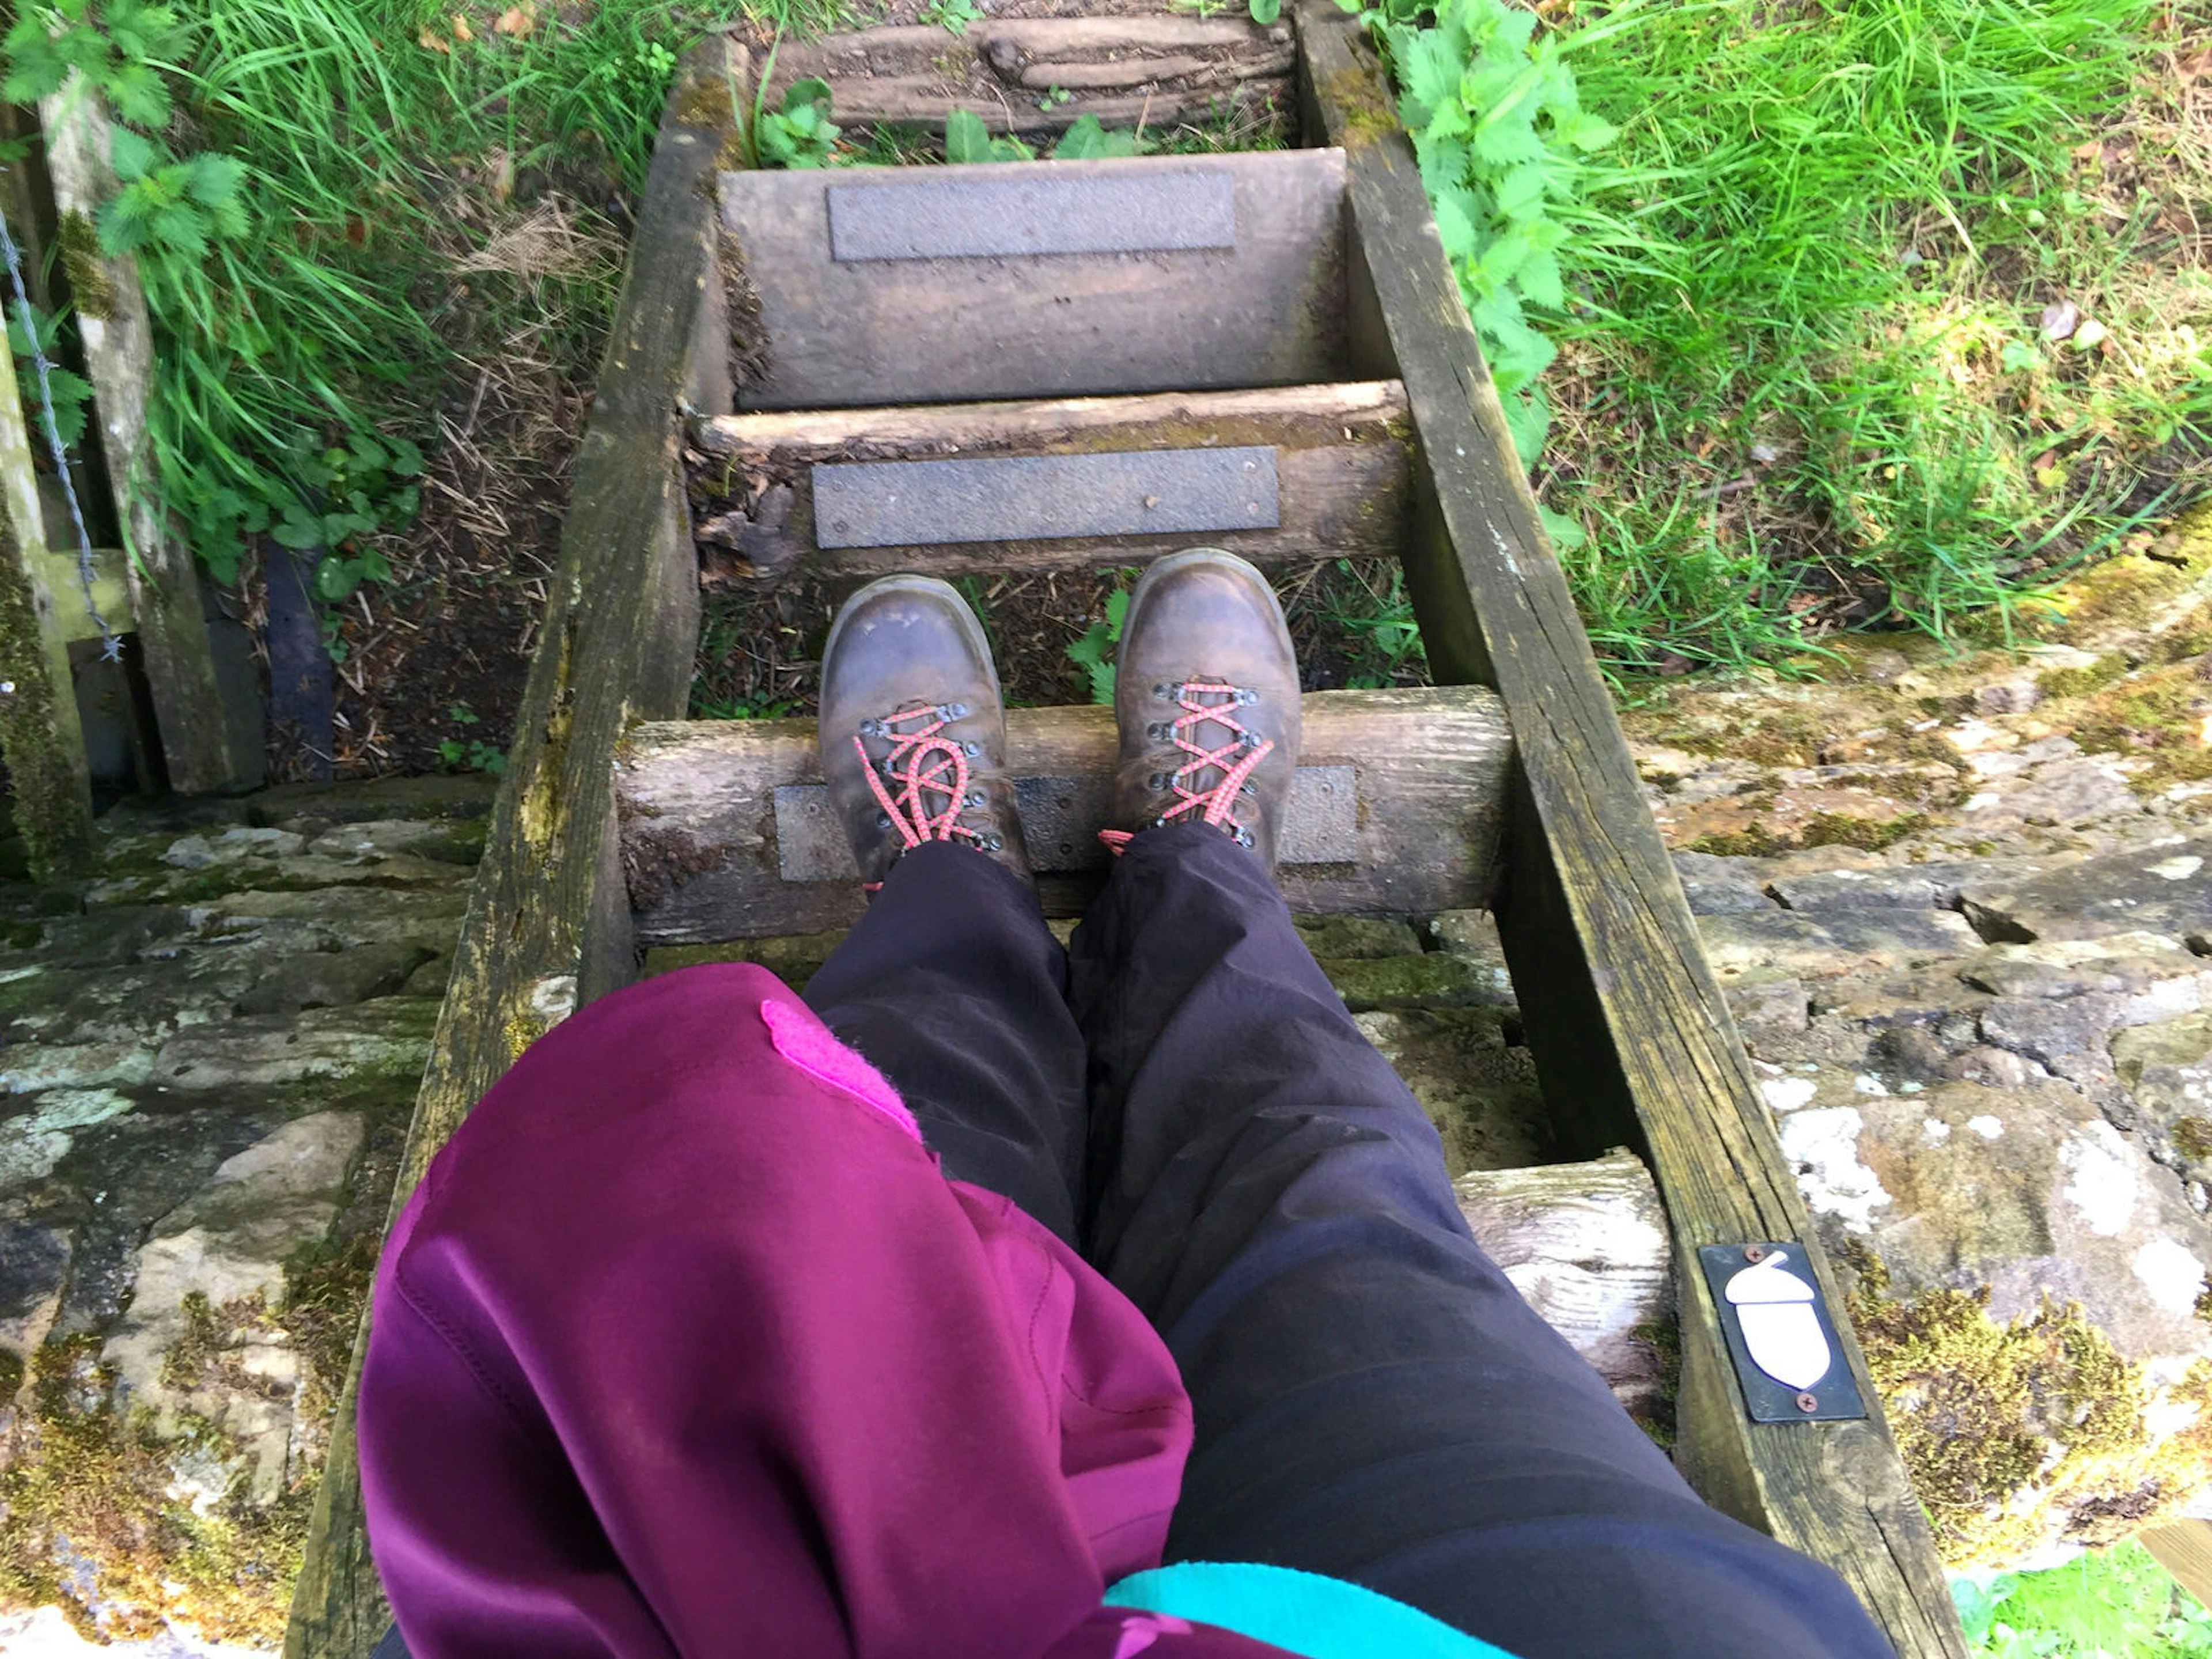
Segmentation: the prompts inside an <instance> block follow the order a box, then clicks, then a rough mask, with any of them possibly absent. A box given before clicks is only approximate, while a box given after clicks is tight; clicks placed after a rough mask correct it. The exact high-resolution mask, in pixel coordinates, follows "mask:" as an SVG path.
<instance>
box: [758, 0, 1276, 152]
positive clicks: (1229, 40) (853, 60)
mask: <svg viewBox="0 0 2212 1659" xmlns="http://www.w3.org/2000/svg"><path fill="white" fill-rule="evenodd" d="M1295 56H1296V48H1295V47H1294V46H1293V44H1292V42H1291V33H1290V30H1289V28H1288V27H1287V26H1285V25H1283V24H1277V25H1275V26H1274V27H1271V28H1267V29H1255V28H1254V27H1250V26H1249V24H1247V23H1246V22H1245V21H1243V19H1242V18H1200V17H1023V18H989V19H980V20H978V21H975V22H973V23H971V24H969V26H968V28H967V30H966V31H965V33H963V34H961V35H959V36H957V37H954V36H951V35H948V34H947V33H945V31H944V30H943V29H941V28H939V27H936V26H935V25H934V24H919V25H910V26H907V27H891V28H876V29H863V30H861V31H860V32H859V33H853V34H841V35H836V36H834V37H832V38H831V39H829V40H822V41H816V42H811V43H807V44H791V43H787V44H786V45H785V46H784V47H783V48H782V50H781V51H780V52H777V53H776V58H775V64H774V66H773V69H772V71H771V79H770V82H769V106H770V107H771V108H773V107H775V105H776V103H777V101H778V100H781V98H782V96H783V94H784V91H785V89H786V88H788V87H789V86H790V85H791V84H792V82H794V81H802V80H806V79H809V78H811V77H814V76H821V77H823V78H824V79H827V80H829V81H830V82H832V83H833V84H834V85H835V87H836V100H835V101H834V102H833V103H832V105H831V106H830V107H831V112H832V114H833V115H834V116H835V118H836V119H837V120H838V121H840V122H842V123H843V124H845V125H853V124H854V123H856V122H860V123H866V122H896V123H900V124H902V125H920V126H927V127H931V128H934V129H936V130H938V131H942V130H943V129H944V126H945V119H946V118H947V117H949V116H950V115H951V113H952V112H953V111H954V110H956V109H964V110H968V111H969V112H972V113H973V114H975V116H977V117H978V118H980V119H981V120H982V121H983V123H984V124H985V125H987V126H988V127H989V128H990V129H991V131H994V132H1012V133H1018V134H1021V135H1023V136H1024V137H1030V138H1033V139H1036V140H1038V141H1040V142H1042V141H1045V140H1048V139H1049V138H1050V137H1051V136H1052V135H1054V134H1055V133H1059V132H1064V131H1066V129H1067V128H1069V127H1071V126H1073V125H1074V124H1075V122H1076V121H1077V120H1078V119H1079V118H1081V117H1083V116H1085V115H1095V116H1097V118H1098V119H1099V121H1100V122H1101V123H1103V125H1106V126H1109V127H1129V128H1134V127H1136V126H1137V125H1139V124H1140V123H1141V124H1142V125H1144V126H1145V128H1146V130H1147V131H1152V132H1155V133H1157V132H1164V131H1170V130H1171V129H1173V128H1174V127H1176V126H1177V125H1181V124H1182V123H1183V122H1185V121H1191V120H1203V119H1206V118H1209V117H1212V116H1214V115H1216V114H1217V113H1218V112H1221V111H1222V110H1223V109H1225V108H1228V109H1233V110H1235V111H1237V112H1240V113H1243V114H1246V115H1253V114H1264V113H1266V112H1267V111H1269V110H1270V109H1274V108H1281V109H1285V110H1286V109H1288V108H1289V106H1290V103H1291V65H1292V63H1293V61H1294V58H1295ZM1055 88H1056V89H1058V91H1059V92H1060V93H1062V94H1066V95H1065V96H1062V97H1059V98H1054V97H1052V96H1049V95H1048V94H1052V93H1053V92H1054V89H1055Z"/></svg>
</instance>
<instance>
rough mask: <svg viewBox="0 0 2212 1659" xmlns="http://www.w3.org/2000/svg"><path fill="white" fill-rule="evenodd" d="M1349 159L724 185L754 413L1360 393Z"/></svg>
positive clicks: (801, 176)
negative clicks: (1163, 395)
mask: <svg viewBox="0 0 2212 1659" xmlns="http://www.w3.org/2000/svg"><path fill="white" fill-rule="evenodd" d="M1344 178H1345V172H1344V153H1343V152H1342V151H1341V150H1335V149H1298V150H1276V151H1271V152H1264V153H1260V154H1246V155H1200V156H1139V157H1133V158H1130V159H1126V160H1115V161H1050V162H1036V161H1014V162H1006V163H1003V164H999V165H993V166H969V167H880V168H878V167H858V168H842V167H841V168H837V169H836V170H834V171H825V170H818V169H817V170H811V171H796V172H774V173H724V174H722V175H721V187H720V190H721V210H722V225H723V229H724V231H725V237H724V276H725V278H726V282H727V283H728V284H729V286H730V289H731V291H732V293H733V294H735V295H738V304H737V305H736V306H735V307H734V308H733V309H734V311H735V313H736V316H735V325H734V332H735V340H734V343H733V350H732V356H733V359H734V361H735V362H737V364H738V368H739V375H738V381H739V383H738V388H737V401H738V407H739V408H741V409H749V410H750V409H806V408H821V407H829V406H834V405H852V404H929V403H961V402H970V401H975V400H978V399H982V398H1058V397H1074V396H1082V395H1085V394H1091V393H1098V392H1164V391H1172V390H1183V391H1188V390H1207V389H1215V388H1227V387H1232V386H1290V385H1296V384H1298V383H1300V382H1304V381H1314V380H1337V379H1341V378H1343V375H1344V363H1345V355H1346V354H1345V292H1344Z"/></svg>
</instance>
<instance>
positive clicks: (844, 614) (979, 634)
mask: <svg viewBox="0 0 2212 1659" xmlns="http://www.w3.org/2000/svg"><path fill="white" fill-rule="evenodd" d="M886 591H888V592H895V593H923V594H927V595H929V596H930V597H931V598H933V599H943V600H945V602H946V603H947V604H949V605H951V608H952V610H953V611H955V612H956V613H957V615H958V617H959V618H960V632H961V635H962V637H963V638H964V639H965V640H966V641H968V643H969V645H970V646H972V647H975V658H976V660H977V661H979V662H981V664H982V665H983V673H984V676H985V678H987V680H988V681H989V682H990V686H991V701H992V702H994V703H995V704H997V705H998V708H999V727H1000V730H1001V731H1004V730H1005V729H1006V696H1005V694H1004V693H1003V692H1002V691H1001V690H1000V688H999V665H998V662H997V661H996V659H994V658H993V656H992V655H991V641H990V636H989V635H987V634H985V633H984V632H983V623H982V620H981V618H980V617H977V616H976V614H975V606H973V605H969V603H968V600H967V599H966V597H965V596H964V595H963V594H962V592H960V590H959V589H958V588H957V587H955V586H953V585H952V584H951V582H948V581H940V580H939V579H938V578H936V577H935V576H881V577H878V579H877V580H874V581H872V582H870V583H869V584H868V585H867V586H866V587H863V588H862V589H860V592H857V593H855V594H854V595H853V597H852V599H848V600H846V601H845V603H844V604H843V605H841V606H839V607H838V610H837V620H836V621H835V622H833V623H830V624H829V638H828V639H826V640H824V641H823V642H822V664H823V670H824V671H825V672H826V671H827V670H828V668H829V659H830V658H831V657H832V656H834V655H835V654H836V650H837V641H838V640H839V639H840V638H841V637H842V635H843V634H844V632H845V623H846V620H847V619H848V617H851V616H852V614H853V611H854V601H855V600H858V599H865V598H866V596H867V595H869V594H871V593H877V592H886ZM1135 604H1136V601H1135V600H1134V599H1132V600H1131V601H1130V605H1132V607H1133V606H1134V605H1135Z"/></svg>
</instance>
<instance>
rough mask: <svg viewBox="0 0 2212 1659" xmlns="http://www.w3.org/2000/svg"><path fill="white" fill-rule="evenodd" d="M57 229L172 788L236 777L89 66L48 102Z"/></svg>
mask: <svg viewBox="0 0 2212 1659" xmlns="http://www.w3.org/2000/svg"><path fill="white" fill-rule="evenodd" d="M39 113H40V119H41V120H42V121H43V122H44V124H45V125H46V170H47V172H48V173H49V174H50V175H51V177H52V180H53V186H54V206H55V210H56V211H57V212H58V215H59V216H60V231H59V235H58V238H57V240H58V242H59V244H60V247H61V256H62V262H63V267H64V271H65V273H66V274H67V276H68V277H69V283H70V294H71V295H72V297H73V299H74V301H75V302H76V319H77V331H78V334H79V336H80V337H82V340H83V342H84V358H85V368H86V370H87V372H88V375H89V377H90V379H91V380H92V386H93V398H94V410H95V411H96V414H97V416H98V425H99V428H100V450H101V453H103V454H104V455H105V456H106V461H107V479H108V487H109V489H111V490H112V492H113V495H114V497H115V507H116V517H117V519H118V522H119V523H120V524H121V525H122V526H123V532H124V544H125V550H126V551H127V552H128V553H129V554H130V555H131V556H130V558H129V559H128V560H127V561H126V562H125V566H126V571H127V576H128V580H129V581H130V585H131V612H132V615H133V617H134V618H135V624H136V627H137V633H138V641H139V645H140V647H141V648H142V650H143V655H144V660H145V665H146V678H147V679H148V681H149V682H150V684H151V685H152V688H153V693H154V709H155V718H156V720H158V721H159V722H160V725H161V753H162V756H163V757H164V758H165V759H166V761H167V763H168V769H169V785H170V787H172V788H173V789H175V790H177V791H178V792H179V793H183V794H202V793H206V792H208V791H210V790H215V789H221V788H222V787H224V786H226V785H227V784H229V783H230V782H232V781H233V779H234V768H233V766H232V763H231V757H230V750H229V740H228V733H227V729H226V727H225V725H224V720H223V708H222V690H221V689H220V688H219V686H218V685H217V684H216V672H215V658H214V654H213V652H212V650H211V648H210V644H209V641H208V628H207V617H206V616H205V614H204V612H203V611H201V609H200V587H199V572H198V570H197V568H196V567H195V566H194V565H193V562H192V556H191V549H189V548H188V547H186V546H185V544H184V543H183V541H182V540H181V539H180V538H179V537H178V536H177V535H176V534H175V532H174V530H173V526H172V525H171V521H170V518H169V513H168V509H167V506H166V504H165V502H164V499H163V496H162V494H161V479H160V476H159V474H158V472H157V471H156V469H155V465H154V456H153V450H152V446H151V443H150V441H149V436H148V433H147V430H146V404H147V386H148V385H149V382H150V381H151V380H152V379H153V375H154V337H153V325H152V321H151V319H149V316H148V314H147V310H146V293H145V289H143V287H141V286H140V284H139V281H138V267H137V261H135V260H133V259H131V258H108V257H106V255H104V254H102V253H101V252H100V240H99V235H98V233H97V231H96V230H95V228H94V227H95V225H96V223H97V222H98V215H99V210H100V205H101V204H103V203H105V202H106V201H107V200H108V199H109V198H110V197H112V196H113V195H114V193H115V190H116V179H115V171H114V168H113V167H112V165H111V164H110V162H109V160H108V143H109V127H108V122H107V112H106V108H105V107H104V106H103V105H102V104H101V102H100V94H98V93H97V92H96V91H95V90H94V88H92V87H90V86H88V85H87V84H86V83H85V82H84V80H83V78H82V76H76V75H72V76H70V80H69V83H68V84H67V85H65V86H64V88H62V89H61V90H60V91H59V92H58V93H56V94H53V96H52V97H50V98H46V99H42V100H40V105H39Z"/></svg>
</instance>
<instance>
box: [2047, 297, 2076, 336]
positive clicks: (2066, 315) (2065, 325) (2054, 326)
mask: <svg viewBox="0 0 2212 1659" xmlns="http://www.w3.org/2000/svg"><path fill="white" fill-rule="evenodd" d="M2079 327H2081V307H2079V306H2077V305H2075V303H2074V302H2073V301H2071V300H2054V301H2051V303H2050V304H2049V305H2047V306H2045V307H2044V308H2043V337H2044V338H2045V339H2046V340H2064V339H2070V338H2071V337H2073V333H2074V331H2075V329H2077V328H2079Z"/></svg>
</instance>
